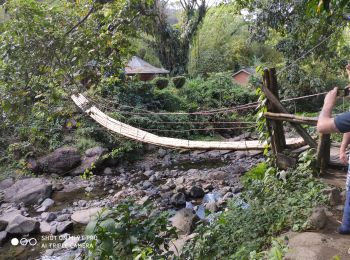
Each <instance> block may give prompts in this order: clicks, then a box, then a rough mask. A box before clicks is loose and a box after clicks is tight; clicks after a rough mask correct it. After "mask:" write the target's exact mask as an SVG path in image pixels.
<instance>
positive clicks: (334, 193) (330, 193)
mask: <svg viewBox="0 0 350 260" xmlns="http://www.w3.org/2000/svg"><path fill="white" fill-rule="evenodd" d="M323 193H324V194H325V195H327V197H328V201H329V204H330V205H331V206H336V205H339V204H341V203H342V195H341V192H340V190H338V189H337V188H327V189H324V190H323Z"/></svg>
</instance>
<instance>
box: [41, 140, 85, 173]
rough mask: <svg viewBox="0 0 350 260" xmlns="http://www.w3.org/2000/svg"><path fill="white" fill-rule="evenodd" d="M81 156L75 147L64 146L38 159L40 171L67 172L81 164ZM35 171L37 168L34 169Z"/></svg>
mask: <svg viewBox="0 0 350 260" xmlns="http://www.w3.org/2000/svg"><path fill="white" fill-rule="evenodd" d="M80 161H81V156H80V154H79V152H78V150H77V149H76V148H74V147H62V148H59V149H57V150H55V151H54V152H53V153H51V154H49V155H47V156H45V157H42V158H40V159H39V160H38V167H37V168H38V169H39V171H40V172H46V173H56V174H59V175H63V174H66V173H67V172H69V171H70V170H72V169H74V168H75V167H76V166H78V165H79V163H80ZM34 171H35V170H34Z"/></svg>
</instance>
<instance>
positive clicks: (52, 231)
mask: <svg viewBox="0 0 350 260" xmlns="http://www.w3.org/2000/svg"><path fill="white" fill-rule="evenodd" d="M50 233H51V234H52V235H56V234H57V225H53V226H51V228H50Z"/></svg>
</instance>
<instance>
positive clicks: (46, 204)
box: [36, 198, 55, 212]
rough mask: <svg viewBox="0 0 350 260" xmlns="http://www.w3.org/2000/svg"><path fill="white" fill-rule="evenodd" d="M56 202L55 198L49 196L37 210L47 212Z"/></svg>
mask: <svg viewBox="0 0 350 260" xmlns="http://www.w3.org/2000/svg"><path fill="white" fill-rule="evenodd" d="M54 203H55V201H54V200H52V199H50V198H47V199H45V200H44V201H43V202H42V203H41V207H39V208H38V209H37V210H36V212H45V211H47V210H48V209H49V207H50V206H52V205H53V204H54Z"/></svg>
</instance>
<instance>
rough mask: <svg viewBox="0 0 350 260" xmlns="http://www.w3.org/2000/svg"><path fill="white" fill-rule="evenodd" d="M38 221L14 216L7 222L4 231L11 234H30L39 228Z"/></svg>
mask: <svg viewBox="0 0 350 260" xmlns="http://www.w3.org/2000/svg"><path fill="white" fill-rule="evenodd" d="M39 227H40V223H39V222H38V221H36V220H35V219H32V218H27V217H24V216H21V215H18V216H16V217H15V218H14V219H13V220H12V221H10V222H9V223H8V226H7V228H6V232H8V233H10V234H12V235H23V234H32V233H35V232H37V231H38V230H39Z"/></svg>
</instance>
